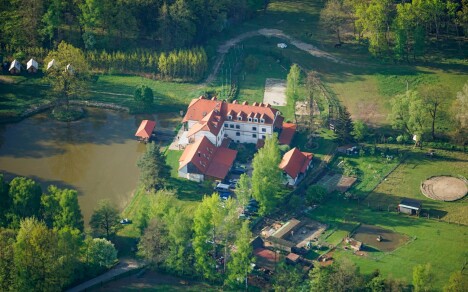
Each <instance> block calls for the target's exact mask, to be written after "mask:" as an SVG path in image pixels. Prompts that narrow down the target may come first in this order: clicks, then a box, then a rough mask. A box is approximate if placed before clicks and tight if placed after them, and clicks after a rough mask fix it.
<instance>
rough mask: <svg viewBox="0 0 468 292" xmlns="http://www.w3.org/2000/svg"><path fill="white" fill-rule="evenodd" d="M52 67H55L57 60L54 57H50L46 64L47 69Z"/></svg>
mask: <svg viewBox="0 0 468 292" xmlns="http://www.w3.org/2000/svg"><path fill="white" fill-rule="evenodd" d="M52 67H54V68H55V67H57V62H56V61H55V59H52V60H51V61H50V62H49V63H48V64H47V70H49V69H50V68H52Z"/></svg>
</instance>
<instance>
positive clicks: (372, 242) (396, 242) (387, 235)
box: [353, 224, 409, 252]
mask: <svg viewBox="0 0 468 292" xmlns="http://www.w3.org/2000/svg"><path fill="white" fill-rule="evenodd" d="M379 235H380V236H381V237H382V239H381V240H380V241H378V240H377V237H378V236H379ZM353 238H355V239H356V240H359V241H361V242H362V243H364V251H366V250H369V247H374V248H376V249H378V250H380V251H386V252H389V251H393V250H395V249H397V248H398V247H399V246H401V245H403V244H404V243H406V242H407V241H408V240H409V237H408V236H407V235H404V234H400V233H396V232H394V231H392V230H388V229H384V228H380V227H378V226H373V225H365V224H363V225H361V226H360V227H359V228H358V229H356V231H355V233H354V235H353ZM366 246H367V247H366Z"/></svg>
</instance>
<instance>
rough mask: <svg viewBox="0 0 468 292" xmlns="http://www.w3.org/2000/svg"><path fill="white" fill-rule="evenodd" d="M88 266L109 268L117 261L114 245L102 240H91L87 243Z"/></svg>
mask: <svg viewBox="0 0 468 292" xmlns="http://www.w3.org/2000/svg"><path fill="white" fill-rule="evenodd" d="M87 253H88V259H89V264H90V265H93V266H98V267H106V268H110V267H111V266H112V265H113V264H114V263H115V262H116V261H117V250H116V249H115V247H114V244H113V243H112V242H110V241H109V240H106V239H104V238H93V239H90V241H89V243H88V250H87Z"/></svg>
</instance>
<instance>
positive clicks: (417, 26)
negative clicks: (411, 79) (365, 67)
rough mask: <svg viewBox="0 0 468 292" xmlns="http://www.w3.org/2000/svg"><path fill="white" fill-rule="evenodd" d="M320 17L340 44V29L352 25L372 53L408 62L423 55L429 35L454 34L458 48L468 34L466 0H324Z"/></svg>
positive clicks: (342, 29) (467, 3)
mask: <svg viewBox="0 0 468 292" xmlns="http://www.w3.org/2000/svg"><path fill="white" fill-rule="evenodd" d="M396 2H398V3H396ZM320 20H321V23H322V25H323V27H325V28H327V29H328V30H329V31H330V32H333V33H335V34H336V36H337V40H338V43H339V44H340V45H341V36H342V33H343V31H344V30H346V28H347V26H349V25H352V27H353V32H354V35H355V37H356V38H357V39H358V41H359V42H360V43H361V42H362V41H365V42H367V44H368V49H369V52H370V53H371V54H372V55H373V56H377V57H382V56H383V57H390V58H393V59H394V60H396V61H403V60H405V61H407V62H409V61H410V59H413V60H416V59H417V58H421V57H424V56H425V55H426V51H427V44H428V43H429V41H430V39H431V38H435V40H436V41H437V42H439V41H441V40H444V39H447V38H454V37H455V39H456V40H457V41H458V45H459V49H460V50H461V44H462V43H463V41H464V37H465V38H466V36H467V35H468V1H467V0H461V1H460V0H412V1H409V0H405V1H393V0H370V1H367V0H328V1H327V2H326V4H325V7H324V8H323V10H322V11H321V16H320Z"/></svg>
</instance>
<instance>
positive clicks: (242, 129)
mask: <svg viewBox="0 0 468 292" xmlns="http://www.w3.org/2000/svg"><path fill="white" fill-rule="evenodd" d="M283 120H284V118H283V117H282V116H281V114H280V112H279V111H278V110H277V109H274V108H272V107H271V106H270V105H269V104H263V103H256V102H254V103H253V104H248V102H246V101H244V102H243V103H238V102H237V101H233V102H232V103H228V102H226V101H221V100H217V99H216V98H212V99H206V98H205V97H203V96H201V97H199V98H197V99H193V100H192V102H190V105H189V107H188V109H187V113H186V114H185V117H184V120H183V122H184V127H185V129H186V132H185V133H184V135H186V139H185V141H186V143H191V142H193V141H196V140H197V139H198V138H199V137H201V136H205V137H207V138H208V139H209V140H210V141H211V143H213V144H214V145H216V146H219V145H221V143H222V141H223V139H224V138H230V139H231V140H232V141H234V142H236V143H254V144H256V143H257V141H258V140H259V139H266V137H268V136H270V135H272V134H273V132H281V130H282V128H283ZM289 142H290V141H289ZM182 146H184V145H182Z"/></svg>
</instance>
